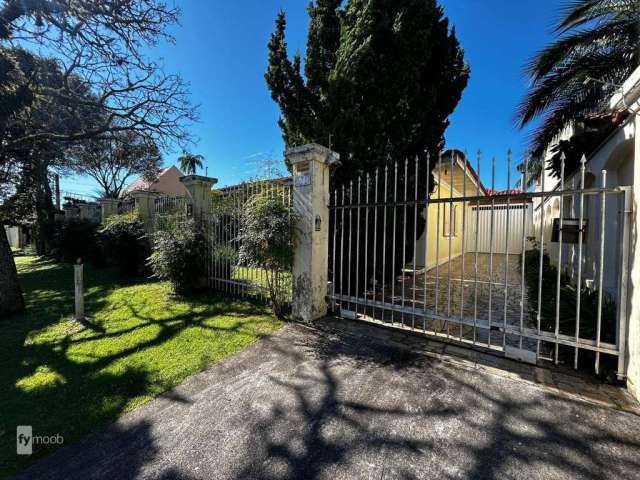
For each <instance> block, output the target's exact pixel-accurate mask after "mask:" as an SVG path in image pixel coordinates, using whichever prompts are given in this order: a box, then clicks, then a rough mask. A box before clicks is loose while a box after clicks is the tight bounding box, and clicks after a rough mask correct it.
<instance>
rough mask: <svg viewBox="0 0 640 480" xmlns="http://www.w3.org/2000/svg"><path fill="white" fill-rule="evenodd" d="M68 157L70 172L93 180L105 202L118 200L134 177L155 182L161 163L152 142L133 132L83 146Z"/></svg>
mask: <svg viewBox="0 0 640 480" xmlns="http://www.w3.org/2000/svg"><path fill="white" fill-rule="evenodd" d="M68 155H69V157H70V160H71V165H70V168H72V169H74V170H75V171H76V172H78V173H81V174H84V175H88V176H89V177H91V178H93V179H94V180H95V181H96V182H97V183H98V185H100V188H101V192H100V194H101V196H102V197H103V198H119V197H120V194H121V192H122V189H123V188H124V186H125V185H126V184H127V181H128V180H129V179H130V178H131V177H132V176H134V175H137V176H144V177H145V178H149V179H153V178H155V177H156V176H157V174H158V170H159V169H160V165H161V163H162V155H161V154H160V149H159V148H158V146H157V145H156V143H155V142H154V141H153V139H152V138H147V137H145V136H143V135H140V134H139V133H137V132H135V131H131V130H128V131H123V132H117V133H115V134H114V135H113V136H112V138H109V139H104V140H101V139H98V140H91V141H85V142H82V143H80V144H78V145H76V146H74V147H72V148H71V149H69V152H68Z"/></svg>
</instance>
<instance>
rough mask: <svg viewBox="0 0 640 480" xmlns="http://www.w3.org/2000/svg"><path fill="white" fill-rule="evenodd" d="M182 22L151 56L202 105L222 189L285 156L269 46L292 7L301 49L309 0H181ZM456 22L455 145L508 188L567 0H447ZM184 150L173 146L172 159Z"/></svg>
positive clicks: (202, 132) (200, 132)
mask: <svg viewBox="0 0 640 480" xmlns="http://www.w3.org/2000/svg"><path fill="white" fill-rule="evenodd" d="M177 3H178V4H179V5H180V7H181V9H182V19H181V25H180V26H179V27H177V28H175V29H174V34H175V37H176V44H175V45H163V46H161V47H159V48H158V49H157V51H154V52H151V53H152V54H153V55H154V56H157V57H161V58H162V59H163V61H164V64H165V66H166V69H167V71H169V72H177V73H180V74H181V75H182V76H183V77H184V78H185V80H187V81H188V82H189V83H190V85H191V91H192V96H193V101H194V103H196V104H199V105H200V117H201V121H200V123H198V124H196V125H194V126H193V132H194V135H195V137H197V138H198V139H199V142H198V144H197V146H195V147H194V148H193V151H194V152H196V153H200V154H202V155H204V156H205V159H206V166H207V170H208V174H209V175H210V176H215V177H217V178H219V179H220V185H229V184H234V183H237V182H239V181H241V180H243V179H246V178H248V177H251V176H254V175H255V174H256V162H255V160H256V158H265V157H271V158H274V159H280V158H282V151H283V149H284V147H283V143H282V139H281V135H280V131H279V129H278V126H277V124H276V121H277V119H278V116H279V112H278V109H277V107H276V105H275V104H274V103H273V101H272V100H271V97H270V95H269V91H268V90H267V87H266V85H265V82H264V78H263V75H264V71H265V68H266V63H267V60H266V59H267V48H266V44H267V42H268V40H269V35H270V34H271V32H272V30H273V24H274V18H275V16H276V13H277V12H278V10H279V9H280V8H283V9H284V10H285V11H286V12H287V18H288V31H287V35H288V38H287V40H288V43H289V49H290V52H291V53H293V52H295V51H296V50H300V51H301V52H304V48H305V43H306V31H307V26H308V17H307V14H306V6H307V3H308V2H307V1H306V0H237V1H232V2H229V1H223V0H209V1H208V2H201V1H178V2H177ZM440 3H441V4H442V5H443V7H444V9H445V14H446V15H447V16H448V17H449V19H450V21H451V23H452V24H453V25H455V27H456V32H457V35H458V38H459V40H460V43H461V44H462V47H463V48H464V50H465V54H466V58H467V61H468V62H469V63H470V65H471V80H470V82H469V86H468V87H467V89H466V90H465V92H464V95H463V98H462V101H461V102H460V103H459V104H458V107H457V109H456V111H455V112H454V114H453V115H452V116H451V126H450V127H449V129H448V130H447V132H446V134H445V136H446V141H447V146H448V147H455V148H460V149H467V150H468V151H469V152H475V151H476V150H477V149H481V150H482V152H483V153H484V162H483V164H482V172H481V173H482V178H483V181H484V182H485V183H486V184H487V185H489V184H490V164H491V163H490V157H491V156H496V157H497V158H498V165H499V167H498V182H497V183H498V185H497V186H498V187H504V186H506V168H505V167H504V165H505V164H506V151H507V149H509V148H512V149H513V150H514V156H515V157H516V158H520V156H521V154H522V152H523V150H524V148H525V143H526V135H527V132H526V131H524V132H523V131H519V130H517V129H516V128H515V126H514V122H513V114H514V110H515V108H516V106H517V104H518V102H519V100H520V99H521V98H522V94H523V92H524V91H525V88H526V85H527V79H526V78H525V77H524V75H523V73H522V67H523V65H524V64H525V62H526V60H527V59H528V58H529V57H530V56H531V55H532V54H533V53H535V52H536V51H537V50H539V49H540V48H541V47H542V46H544V45H545V44H546V43H547V42H548V41H549V40H550V38H551V34H550V30H551V26H552V25H553V22H554V20H555V19H556V18H557V16H558V11H559V9H560V6H561V0H537V1H533V0H517V1H511V0H440ZM178 155H179V152H167V153H166V154H165V165H171V164H175V163H177V161H176V158H177V156H178ZM62 189H63V190H64V191H67V192H77V193H93V192H95V191H96V190H97V187H96V185H95V184H94V183H93V182H92V181H91V180H90V179H88V178H77V177H76V178H67V179H63V181H62Z"/></svg>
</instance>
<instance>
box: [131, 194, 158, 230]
mask: <svg viewBox="0 0 640 480" xmlns="http://www.w3.org/2000/svg"><path fill="white" fill-rule="evenodd" d="M131 196H132V197H133V199H134V201H135V209H136V211H137V212H138V216H139V217H140V220H142V222H143V223H144V224H145V225H147V226H148V225H149V224H150V223H151V220H152V219H153V210H154V200H155V198H156V197H157V196H158V192H152V191H150V190H134V191H133V192H131Z"/></svg>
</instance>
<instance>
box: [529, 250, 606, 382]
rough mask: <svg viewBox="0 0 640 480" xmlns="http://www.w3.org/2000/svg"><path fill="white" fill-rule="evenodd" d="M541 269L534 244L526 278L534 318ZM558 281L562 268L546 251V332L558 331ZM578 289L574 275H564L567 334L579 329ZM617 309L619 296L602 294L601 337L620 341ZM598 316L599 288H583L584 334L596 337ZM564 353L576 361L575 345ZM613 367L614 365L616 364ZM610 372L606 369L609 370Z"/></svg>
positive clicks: (561, 324)
mask: <svg viewBox="0 0 640 480" xmlns="http://www.w3.org/2000/svg"><path fill="white" fill-rule="evenodd" d="M539 271H540V248H539V246H536V247H534V249H532V250H527V251H526V252H525V279H526V283H527V291H528V295H529V298H530V299H532V301H531V302H530V304H529V306H530V309H531V310H530V312H529V314H530V316H531V318H532V319H533V320H535V319H536V317H537V309H538V288H539V276H538V273H539ZM557 285H558V269H557V268H556V267H555V266H553V265H551V261H550V259H549V256H548V255H547V254H546V253H543V257H542V302H541V309H540V328H541V330H543V331H546V332H553V331H555V325H556V301H557V298H558V293H557ZM577 293H578V292H577V290H576V287H575V286H574V285H572V284H571V283H570V278H568V277H567V276H566V275H563V274H561V275H560V311H559V316H558V317H559V318H558V329H559V333H560V334H563V335H570V336H573V335H575V333H576V307H577V303H578V302H577V300H578V296H577ZM616 313H617V306H616V301H615V299H613V298H611V296H610V295H608V294H606V293H603V295H602V316H601V321H602V324H601V331H600V339H601V341H603V342H608V343H616V324H617V320H616ZM597 316H598V290H596V289H588V288H584V287H583V288H582V290H581V291H580V338H586V339H591V340H595V339H596V336H597V332H596V326H597ZM590 353H591V352H584V353H583V354H582V356H581V358H583V359H585V358H590V356H591V355H590ZM560 356H561V357H563V356H564V357H565V358H564V360H566V361H567V362H570V361H572V358H573V348H570V349H567V348H561V349H560ZM590 368H591V366H590ZM606 368H607V365H605V364H604V359H603V365H602V367H601V370H603V371H604V370H605V369H606ZM612 368H613V367H612ZM605 375H606V372H605Z"/></svg>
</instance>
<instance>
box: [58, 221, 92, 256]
mask: <svg viewBox="0 0 640 480" xmlns="http://www.w3.org/2000/svg"><path fill="white" fill-rule="evenodd" d="M97 229H98V226H97V225H96V223H94V222H91V221H89V220H85V219H79V218H76V219H69V220H60V221H56V222H54V224H53V234H52V241H51V246H52V248H51V254H52V255H53V256H54V257H55V258H57V259H59V260H62V261H64V262H69V263H74V262H75V261H76V260H77V259H78V258H82V259H83V260H84V261H86V260H91V261H93V262H100V261H101V258H100V254H99V248H98V239H97Z"/></svg>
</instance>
